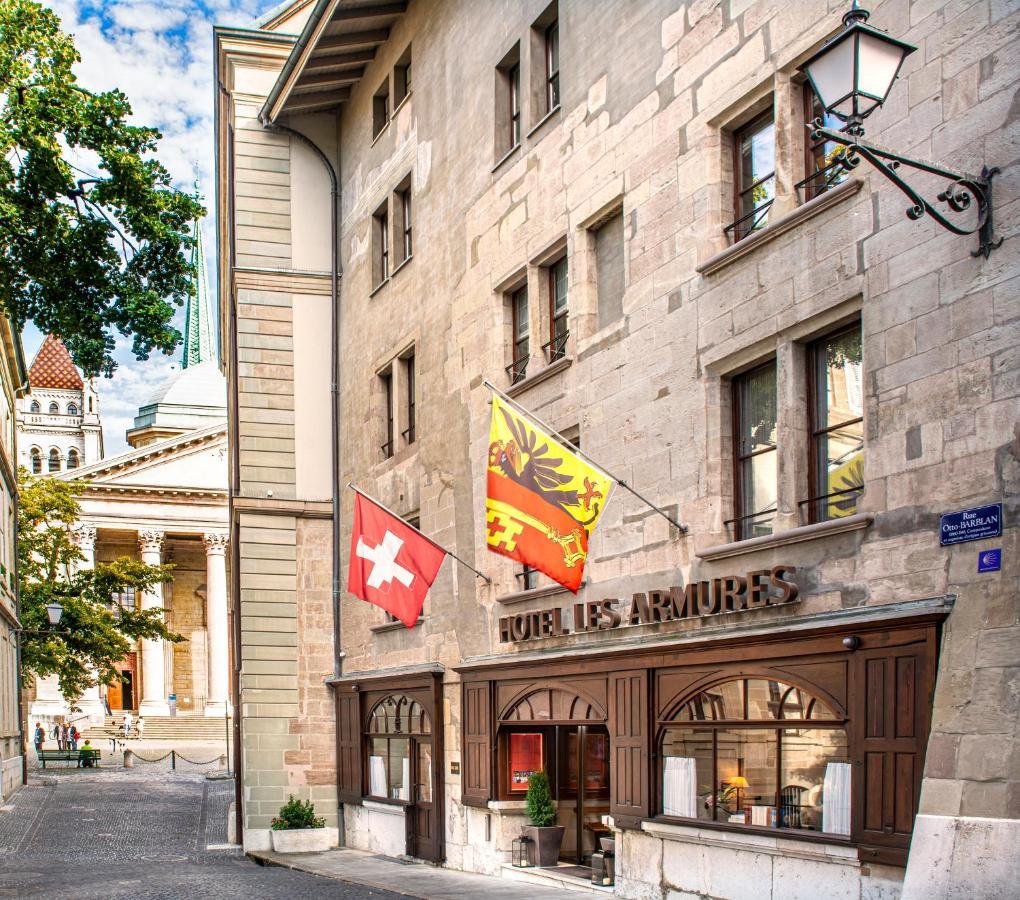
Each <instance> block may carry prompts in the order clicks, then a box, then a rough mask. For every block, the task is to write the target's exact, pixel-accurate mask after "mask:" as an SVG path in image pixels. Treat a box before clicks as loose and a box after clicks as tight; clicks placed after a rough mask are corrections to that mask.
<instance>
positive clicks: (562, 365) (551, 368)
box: [504, 356, 574, 397]
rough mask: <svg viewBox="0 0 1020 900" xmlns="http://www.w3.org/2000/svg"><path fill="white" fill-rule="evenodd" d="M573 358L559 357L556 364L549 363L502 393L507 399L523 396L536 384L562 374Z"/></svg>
mask: <svg viewBox="0 0 1020 900" xmlns="http://www.w3.org/2000/svg"><path fill="white" fill-rule="evenodd" d="M573 362H574V358H573V357H572V356H561V357H560V358H559V359H558V360H556V362H551V363H549V365H547V366H546V367H545V368H544V369H542V370H541V371H540V372H536V373H535V374H534V375H529V376H528V377H527V378H525V379H524V380H523V381H518V382H517V384H512V385H510V387H508V388H507V389H506V391H505V392H504V393H505V394H506V395H507V396H508V397H516V396H517V395H518V394H523V393H524V392H525V391H527V390H528V389H529V388H533V387H534V386H535V385H536V384H541V383H542V382H543V381H545V380H546V379H547V378H552V377H553V375H555V374H556V373H557V372H562V371H563V370H564V369H568V368H570V366H571V365H572V364H573Z"/></svg>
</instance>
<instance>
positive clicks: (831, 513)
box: [806, 322, 864, 522]
mask: <svg viewBox="0 0 1020 900" xmlns="http://www.w3.org/2000/svg"><path fill="white" fill-rule="evenodd" d="M808 359H809V365H810V366H811V371H810V373H809V379H808V383H809V386H810V393H811V408H810V423H811V490H812V496H811V498H810V499H809V500H808V501H806V504H807V505H808V507H809V511H810V516H809V517H810V520H811V521H812V522H823V521H825V520H827V519H838V518H840V517H842V516H850V515H853V514H854V513H856V512H857V504H858V501H859V500H860V497H861V494H862V493H863V492H864V384H863V374H862V346H861V325H860V323H859V322H857V323H855V324H854V325H853V326H852V327H851V328H847V329H844V330H842V331H839V332H837V333H836V334H833V335H830V336H829V337H826V338H823V339H822V340H820V341H816V342H815V343H814V344H812V345H811V347H810V348H809V352H808Z"/></svg>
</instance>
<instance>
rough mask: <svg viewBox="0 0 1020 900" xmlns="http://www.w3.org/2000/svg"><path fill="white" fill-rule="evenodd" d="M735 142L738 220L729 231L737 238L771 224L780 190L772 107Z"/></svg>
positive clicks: (737, 136) (729, 233) (738, 239)
mask: <svg viewBox="0 0 1020 900" xmlns="http://www.w3.org/2000/svg"><path fill="white" fill-rule="evenodd" d="M733 143H734V150H735V152H736V159H735V162H734V179H735V182H736V190H735V192H734V193H735V197H736V221H734V223H733V224H732V225H730V226H728V227H727V228H726V233H727V234H728V235H729V236H730V237H731V238H732V239H733V241H734V242H736V241H740V240H743V239H744V238H745V237H747V236H748V235H749V234H751V233H752V232H754V231H757V230H758V229H760V228H764V227H765V226H766V225H768V215H769V208H770V207H771V206H772V199H773V197H774V196H775V190H776V171H775V169H776V153H775V150H776V129H775V121H774V118H773V113H772V110H771V109H769V110H768V111H767V112H765V113H763V114H762V115H760V116H758V117H757V118H756V119H753V120H752V121H751V122H749V123H748V124H747V125H745V126H744V127H743V128H740V129H739V130H738V131H737V132H736V133H735V134H734V136H733Z"/></svg>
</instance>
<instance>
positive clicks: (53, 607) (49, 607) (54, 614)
mask: <svg viewBox="0 0 1020 900" xmlns="http://www.w3.org/2000/svg"><path fill="white" fill-rule="evenodd" d="M63 615H64V607H62V606H61V605H60V604H59V603H57V601H56V600H54V601H53V602H52V603H47V604H46V616H47V618H48V619H49V620H50V625H52V626H53V627H54V628H55V627H56V626H57V625H59V624H60V619H61V617H62V616H63Z"/></svg>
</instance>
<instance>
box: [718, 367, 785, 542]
mask: <svg viewBox="0 0 1020 900" xmlns="http://www.w3.org/2000/svg"><path fill="white" fill-rule="evenodd" d="M776 398H777V384H776V361H775V360H774V359H773V360H771V361H770V362H768V363H766V364H765V365H763V366H759V367H758V368H756V369H752V370H751V371H750V372H746V373H744V374H743V375H740V376H738V377H737V378H734V379H733V406H734V417H733V418H734V451H735V453H734V455H735V461H736V471H735V478H734V482H735V483H734V488H735V490H734V495H735V500H736V503H735V506H736V512H735V515H734V517H733V519H732V520H730V523H728V524H731V523H732V524H733V526H734V528H733V531H734V536H735V538H736V540H738V541H739V540H742V539H744V538H751V537H758V536H759V535H764V534H771V533H772V520H773V519H774V517H775V514H776V498H777V490H778V479H777V469H776V464H777V459H778V454H777V452H776V447H777V441H776V426H777V408H776Z"/></svg>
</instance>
